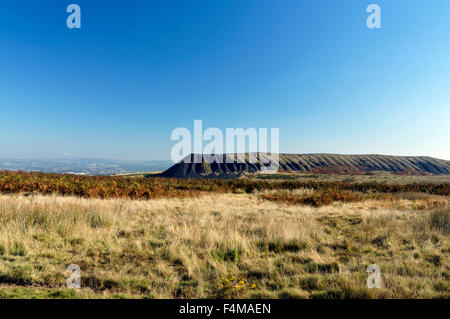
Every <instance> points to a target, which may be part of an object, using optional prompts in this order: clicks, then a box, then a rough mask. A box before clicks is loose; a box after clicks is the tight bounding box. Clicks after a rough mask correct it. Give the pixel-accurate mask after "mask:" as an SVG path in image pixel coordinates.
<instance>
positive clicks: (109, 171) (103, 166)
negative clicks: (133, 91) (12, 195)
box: [0, 159, 173, 175]
mask: <svg viewBox="0 0 450 319" xmlns="http://www.w3.org/2000/svg"><path fill="white" fill-rule="evenodd" d="M171 165H173V162H171V161H119V160H105V159H0V170H7V171H24V172H43V173H58V174H78V175H119V174H132V173H140V172H154V171H164V170H166V169H167V168H169V167H170V166H171Z"/></svg>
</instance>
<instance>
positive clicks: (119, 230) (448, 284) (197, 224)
mask: <svg viewBox="0 0 450 319" xmlns="http://www.w3.org/2000/svg"><path fill="white" fill-rule="evenodd" d="M8 174H9V173H8ZM17 174H18V175H13V177H11V175H8V176H7V177H5V175H3V177H2V179H1V178H0V181H2V182H0V186H1V187H2V189H3V193H5V191H4V190H5V189H6V188H7V187H9V188H10V191H9V192H8V194H3V195H0V297H3V298H449V297H450V261H449V256H450V240H449V239H450V208H449V200H450V197H449V194H448V193H445V192H446V190H447V189H448V188H447V186H445V184H423V185H422V184H398V185H394V186H393V185H391V184H381V183H378V184H376V185H378V186H377V187H375V186H374V185H372V184H371V183H369V184H367V183H365V182H363V183H356V184H355V183H353V184H352V183H347V182H331V183H325V184H321V183H322V182H320V181H314V182H313V184H307V185H309V186H310V187H305V185H304V184H303V182H301V183H300V184H290V183H292V181H283V182H280V181H279V182H277V181H270V182H269V181H257V180H256V181H250V180H245V181H239V180H237V181H203V182H197V181H189V180H166V179H154V180H153V179H151V180H148V179H146V180H144V179H142V182H140V181H141V180H140V179H139V178H137V179H136V178H129V179H126V178H123V177H120V178H119V179H114V178H113V179H109V178H104V179H103V178H96V177H95V178H94V177H92V178H90V177H77V176H59V175H38V176H39V177H40V178H39V179H38V183H40V184H39V185H36V184H31V185H32V186H33V187H30V188H29V189H23V187H22V188H19V187H17V185H19V184H18V182H16V184H14V183H12V182H11V180H12V179H14V178H16V181H17V180H22V184H20V185H22V186H23V185H26V183H25V182H24V181H25V180H27V179H28V181H29V179H33V178H37V177H36V176H37V175H33V174H31V175H27V174H22V173H17ZM66 179H67V180H66ZM71 179H72V180H71ZM62 180H64V181H65V182H66V183H67V185H66V187H67V189H71V187H74V186H73V185H77V187H81V186H80V185H84V186H85V187H84V190H85V192H86V193H85V194H84V196H75V195H77V194H71V193H69V194H65V195H64V193H63V192H60V191H58V190H61V189H62V188H61V189H58V188H57V187H60V186H61V185H63V183H62V182H61V181H62ZM5 181H9V184H7V183H5ZM49 181H53V184H51V183H50V182H49ZM80 181H81V182H80ZM99 181H100V182H101V183H106V184H108V185H110V184H111V183H112V181H115V182H116V183H117V184H116V186H117V185H122V186H123V185H128V186H129V185H131V186H129V187H130V188H126V187H125V186H123V187H124V188H123V189H125V190H127V191H131V190H133V189H134V190H136V189H141V188H142V189H144V188H148V185H153V186H154V187H155V189H158V188H157V187H156V186H155V185H157V186H158V187H161V189H162V190H161V193H158V195H157V196H154V197H152V196H149V198H145V199H143V198H142V197H138V198H140V199H130V198H133V196H129V194H128V195H126V196H125V195H124V196H117V197H118V198H112V197H113V196H106V195H105V194H108V193H107V192H105V193H100V194H101V196H100V195H98V194H99V193H97V191H98V189H99V188H98V187H99V186H98V185H99V183H100V182H99ZM88 182H89V183H90V187H91V188H89V187H87V186H86V185H88ZM293 182H294V183H298V181H293ZM77 183H78V184H77ZM121 183H123V184H121ZM136 183H137V184H136ZM141 183H149V184H145V186H142V184H141ZM308 183H309V182H308ZM315 183H316V184H315ZM317 183H318V184H317ZM6 185H9V186H6ZM43 185H47V186H48V185H57V186H51V187H53V188H52V189H51V190H52V191H51V192H50V191H49V190H48V188H46V189H41V187H42V186H43ZM133 185H134V186H133ZM161 185H163V186H161ZM164 185H165V186H164ZM255 185H256V186H255ZM274 185H275V186H274ZM336 185H340V186H336ZM351 185H353V186H351ZM355 185H359V186H355ZM361 185H365V186H363V187H362V186H361ZM430 185H434V186H430ZM128 186H127V187H128ZM294 186H295V187H294ZM350 186H351V187H350ZM369 186H370V187H369ZM14 187H16V188H15V189H14V191H11V188H14ZM80 189H81V188H80ZM119 189H120V188H119ZM130 189H131V190H130ZM148 189H150V188H148ZM148 189H147V191H148ZM93 190H96V192H94V191H93ZM164 192H166V193H165V194H164ZM86 194H88V195H89V194H90V195H89V196H86ZM119 194H120V193H119ZM123 194H126V192H125V191H124V193H123ZM150 194H151V192H150ZM63 195H64V196H63ZM68 195H70V196H68ZM102 197H103V198H102ZM373 263H375V264H377V265H379V267H380V269H381V276H382V288H381V289H369V288H367V286H366V279H367V276H368V274H367V272H366V268H367V266H368V265H369V264H373ZM69 264H77V265H79V266H80V268H81V277H82V288H81V289H69V288H66V287H65V286H66V278H67V276H68V274H67V273H66V268H67V266H68V265H69Z"/></svg>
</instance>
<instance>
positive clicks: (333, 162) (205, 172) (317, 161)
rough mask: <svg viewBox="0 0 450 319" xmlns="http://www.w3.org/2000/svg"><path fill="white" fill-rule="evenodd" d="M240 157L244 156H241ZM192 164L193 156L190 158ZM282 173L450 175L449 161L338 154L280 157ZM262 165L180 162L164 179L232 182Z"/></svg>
mask: <svg viewBox="0 0 450 319" xmlns="http://www.w3.org/2000/svg"><path fill="white" fill-rule="evenodd" d="M240 156H241V157H243V156H244V154H240ZM190 157H191V162H193V160H192V159H193V157H194V155H192V154H191V155H190ZM279 164H280V165H279V172H285V173H296V172H298V173H314V174H371V173H374V172H388V173H393V174H398V175H450V161H446V160H440V159H436V158H432V157H426V156H389V155H338V154H280V158H279ZM262 166H263V164H262V163H261V162H260V161H257V162H255V163H250V161H249V154H245V162H242V163H238V162H237V161H236V160H235V161H234V162H231V163H220V164H218V163H211V164H209V163H207V162H206V161H205V160H204V158H202V162H201V163H184V162H180V163H177V164H175V165H174V166H172V167H171V168H169V169H168V170H166V171H165V172H163V173H162V176H164V177H185V178H196V177H197V178H198V177H219V178H233V177H239V176H241V175H245V174H253V173H258V172H260V169H261V167H262Z"/></svg>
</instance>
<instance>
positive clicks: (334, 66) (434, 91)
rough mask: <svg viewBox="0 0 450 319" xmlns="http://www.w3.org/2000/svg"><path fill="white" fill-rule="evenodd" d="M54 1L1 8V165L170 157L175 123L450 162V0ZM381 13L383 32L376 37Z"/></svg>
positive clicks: (288, 147)
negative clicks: (376, 13) (76, 14)
mask: <svg viewBox="0 0 450 319" xmlns="http://www.w3.org/2000/svg"><path fill="white" fill-rule="evenodd" d="M73 3H77V4H78V5H80V7H81V9H82V28H81V29H80V30H74V29H72V30H71V29H68V28H67V27H66V23H65V21H66V18H67V16H68V14H67V13H66V6H67V4H68V3H63V2H61V3H59V4H57V3H55V1H50V0H44V1H40V2H39V3H38V2H31V3H30V2H29V1H26V0H17V1H14V2H11V1H10V2H5V3H2V6H1V7H2V8H1V10H0V70H1V73H0V74H1V76H0V111H1V116H0V158H102V159H122V160H165V159H169V158H170V151H171V148H172V146H173V145H174V144H175V143H176V142H174V141H171V139H170V134H171V132H172V130H173V129H175V128H177V127H186V128H188V129H191V130H192V128H193V122H194V120H196V119H202V120H203V124H204V128H207V127H217V128H220V129H222V130H223V131H225V128H227V127H230V128H237V127H242V128H244V129H245V128H249V127H255V128H274V127H276V128H279V129H280V152H281V153H337V154H386V155H408V156H431V157H436V158H440V159H446V160H450V125H449V123H450V90H449V88H450V77H449V74H450V59H449V58H448V57H449V55H450V21H449V20H448V17H449V15H448V13H449V12H450V2H449V1H446V0H436V1H432V2H430V1H425V0H418V1H406V0H399V1H388V0H377V1H354V2H345V3H338V2H336V1H331V0H328V1H325V0H323V1H302V2H300V1H296V0H286V1H279V2H274V1H269V0H264V1H257V0H249V1H245V2H242V1H236V0H231V1H214V2H211V1H206V0H202V1H196V2H188V1H181V0H176V1H171V2H170V3H169V2H167V1H162V0H161V1H137V0H135V1H133V0H132V1H128V2H127V3H126V5H124V4H121V3H117V2H111V1H103V0H95V1H92V0H90V1H87V0H74V1H73ZM370 3H377V4H378V5H380V7H381V10H382V11H381V12H382V15H381V17H382V28H381V29H375V30H370V29H368V28H367V27H366V24H365V21H366V18H367V16H368V14H367V13H366V7H367V6H368V5H369V4H370Z"/></svg>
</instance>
